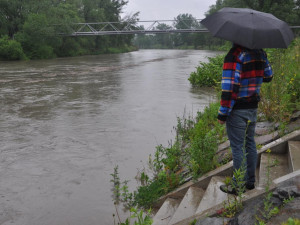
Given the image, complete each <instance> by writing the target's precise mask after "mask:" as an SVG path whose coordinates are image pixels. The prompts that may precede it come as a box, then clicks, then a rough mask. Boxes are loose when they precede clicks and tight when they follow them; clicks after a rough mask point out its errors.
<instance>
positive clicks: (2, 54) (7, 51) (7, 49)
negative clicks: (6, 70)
mask: <svg viewBox="0 0 300 225" xmlns="http://www.w3.org/2000/svg"><path fill="white" fill-rule="evenodd" d="M0 59H1V60H21V59H26V56H25V54H24V52H23V48H22V46H21V44H20V43H19V42H17V41H15V40H9V38H8V36H4V37H2V38H1V39H0Z"/></svg>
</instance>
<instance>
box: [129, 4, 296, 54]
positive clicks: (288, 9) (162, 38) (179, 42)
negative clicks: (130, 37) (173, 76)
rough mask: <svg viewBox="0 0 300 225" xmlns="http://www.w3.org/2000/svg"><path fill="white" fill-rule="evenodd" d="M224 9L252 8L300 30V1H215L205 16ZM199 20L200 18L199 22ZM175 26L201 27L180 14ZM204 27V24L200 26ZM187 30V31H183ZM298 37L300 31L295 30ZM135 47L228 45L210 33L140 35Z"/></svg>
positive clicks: (136, 38)
mask: <svg viewBox="0 0 300 225" xmlns="http://www.w3.org/2000/svg"><path fill="white" fill-rule="evenodd" d="M223 7H235V8H251V9H254V10H258V11H263V12H267V13H271V14H273V15H275V16H276V17H277V18H279V19H281V20H284V21H285V22H287V23H288V24H289V25H291V26H292V25H298V26H300V0H216V3H215V4H214V5H211V6H210V8H209V10H208V11H207V12H206V14H205V16H208V15H210V14H212V13H214V12H216V11H218V10H219V9H221V8H223ZM198 19H199V18H198ZM174 20H175V22H174V24H173V26H174V27H175V28H177V29H180V28H182V27H181V24H180V23H178V22H177V21H186V20H187V21H190V22H189V23H185V24H186V25H190V27H189V28H191V27H192V24H193V23H199V21H197V20H196V18H195V17H194V16H193V15H191V14H180V15H178V16H177V17H176V18H174ZM198 26H199V27H201V24H200V23H199V24H198ZM169 28H170V26H168V25H167V24H159V25H158V26H157V27H156V29H158V30H163V29H169ZM183 28H188V27H186V26H185V27H183ZM295 33H299V31H297V30H295ZM134 43H135V44H136V45H137V46H139V47H141V48H182V47H183V48H194V49H203V48H208V49H214V48H216V47H217V46H222V45H224V44H225V43H226V42H225V41H223V40H221V39H218V38H213V37H212V36H211V35H210V34H209V33H189V34H187V33H183V34H176V33H175V34H156V35H139V36H136V37H135V40H134Z"/></svg>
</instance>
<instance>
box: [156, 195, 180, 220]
mask: <svg viewBox="0 0 300 225" xmlns="http://www.w3.org/2000/svg"><path fill="white" fill-rule="evenodd" d="M179 204H180V200H179V199H172V198H167V199H166V200H165V202H164V204H163V205H162V206H161V208H160V209H159V210H158V212H157V213H156V215H155V216H154V218H153V223H152V225H167V224H168V223H169V221H170V220H171V218H172V216H173V215H174V213H175V211H176V209H177V208H178V206H179Z"/></svg>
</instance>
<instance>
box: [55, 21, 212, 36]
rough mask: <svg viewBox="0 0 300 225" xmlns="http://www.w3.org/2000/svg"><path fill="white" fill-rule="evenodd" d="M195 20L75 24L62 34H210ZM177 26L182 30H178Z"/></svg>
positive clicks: (61, 33)
mask: <svg viewBox="0 0 300 225" xmlns="http://www.w3.org/2000/svg"><path fill="white" fill-rule="evenodd" d="M200 21H201V20H199V19H195V20H180V21H179V20H153V21H122V22H100V23H74V24H71V26H69V27H68V28H67V29H65V30H64V31H62V32H60V33H59V34H60V35H64V36H90V35H115V34H159V33H196V32H198V33H199V32H208V30H207V29H204V28H203V27H202V26H201V25H200ZM175 24H177V25H180V27H181V28H176V27H175Z"/></svg>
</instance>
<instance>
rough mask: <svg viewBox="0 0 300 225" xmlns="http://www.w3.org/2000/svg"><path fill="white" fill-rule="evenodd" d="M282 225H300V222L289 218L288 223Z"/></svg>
mask: <svg viewBox="0 0 300 225" xmlns="http://www.w3.org/2000/svg"><path fill="white" fill-rule="evenodd" d="M282 225H300V220H299V219H293V218H289V219H288V220H287V221H286V222H284V223H282Z"/></svg>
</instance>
